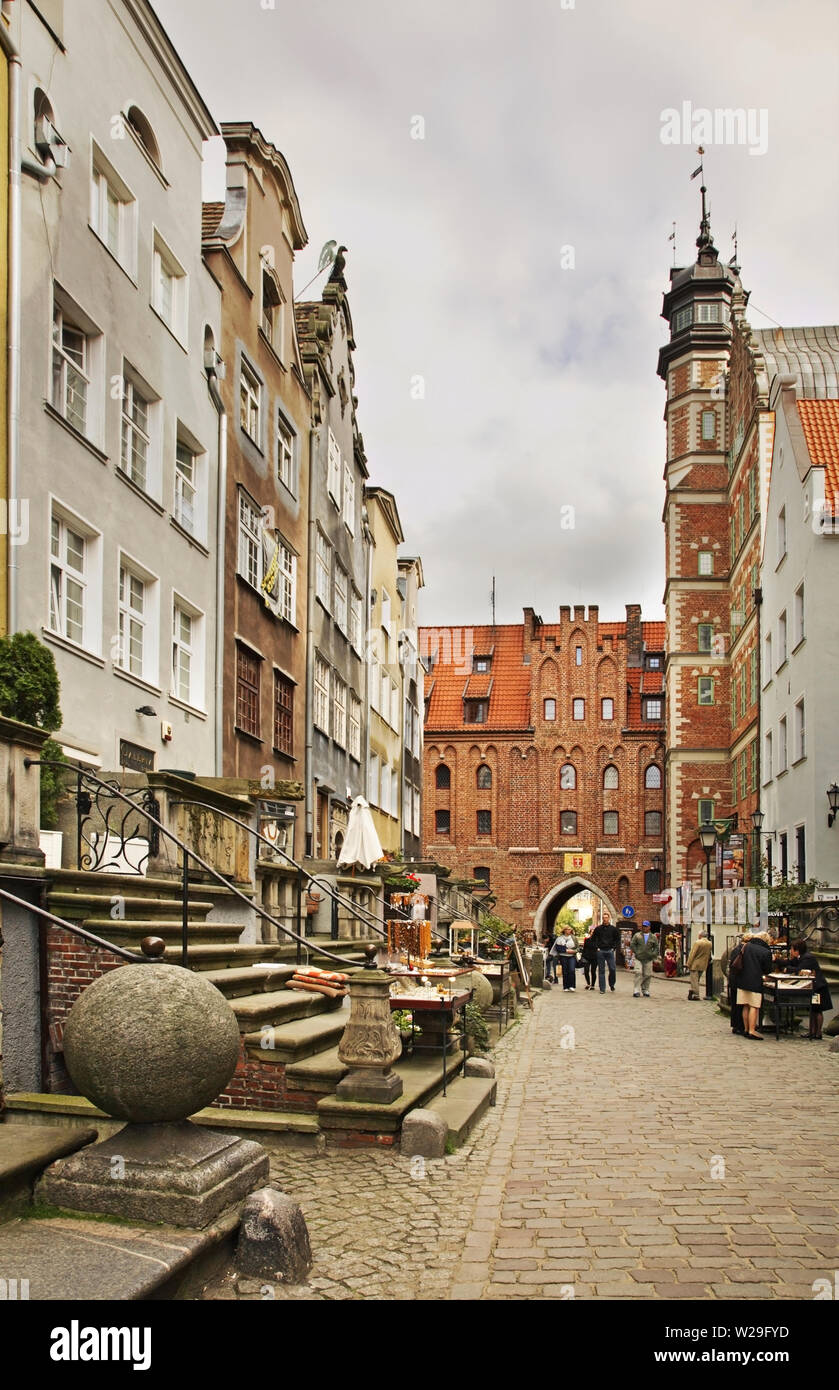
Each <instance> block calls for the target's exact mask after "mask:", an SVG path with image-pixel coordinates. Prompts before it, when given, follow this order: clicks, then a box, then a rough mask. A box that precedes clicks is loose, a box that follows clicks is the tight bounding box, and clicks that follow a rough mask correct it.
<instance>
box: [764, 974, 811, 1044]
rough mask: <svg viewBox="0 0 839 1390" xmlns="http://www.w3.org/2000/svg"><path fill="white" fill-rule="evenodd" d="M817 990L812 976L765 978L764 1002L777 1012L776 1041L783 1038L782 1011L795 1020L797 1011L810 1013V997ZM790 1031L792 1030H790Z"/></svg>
mask: <svg viewBox="0 0 839 1390" xmlns="http://www.w3.org/2000/svg"><path fill="white" fill-rule="evenodd" d="M815 988H816V982H815V980H814V979H813V977H812V975H781V974H772V975H764V977H763V1001H764V1006H766V1005H767V1004H768V1005H769V1007H770V1008H772V1009H774V1011H775V1041H776V1042H777V1041H778V1039H779V1038H780V1036H781V1010H782V1009H785V1010H786V1011H787V1013H788V1016H791V1018H793V1019H794V1017H795V1013H796V1010H804V1009H806V1011H807V1013H809V1012H810V997H811V995H812V994H813V991H814V990H815ZM790 1031H792V1029H791V1028H790Z"/></svg>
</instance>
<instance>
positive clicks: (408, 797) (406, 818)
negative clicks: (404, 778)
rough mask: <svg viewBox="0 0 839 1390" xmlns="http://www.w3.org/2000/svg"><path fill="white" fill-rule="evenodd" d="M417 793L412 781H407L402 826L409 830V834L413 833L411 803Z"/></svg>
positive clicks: (403, 799) (403, 797)
mask: <svg viewBox="0 0 839 1390" xmlns="http://www.w3.org/2000/svg"><path fill="white" fill-rule="evenodd" d="M415 794H416V793H415V792H414V788H413V787H412V786H411V784H410V782H406V783H405V788H404V792H403V796H402V827H403V829H404V830H406V831H407V833H408V834H409V835H410V833H411V825H412V819H411V805H412V802H413V799H414V796H415Z"/></svg>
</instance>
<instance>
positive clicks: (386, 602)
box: [382, 588, 392, 661]
mask: <svg viewBox="0 0 839 1390" xmlns="http://www.w3.org/2000/svg"><path fill="white" fill-rule="evenodd" d="M382 631H383V633H384V635H385V660H386V661H391V660H392V657H391V654H390V594H389V593H388V591H387V589H385V588H382Z"/></svg>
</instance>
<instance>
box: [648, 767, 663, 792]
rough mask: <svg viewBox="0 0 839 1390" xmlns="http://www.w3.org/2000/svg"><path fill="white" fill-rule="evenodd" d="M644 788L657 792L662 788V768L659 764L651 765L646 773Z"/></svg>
mask: <svg viewBox="0 0 839 1390" xmlns="http://www.w3.org/2000/svg"><path fill="white" fill-rule="evenodd" d="M644 786H645V787H649V788H650V789H652V790H656V789H657V788H658V787H660V786H661V768H660V767H659V766H658V763H650V765H649V767H648V768H647V770H646V772H645V773H644Z"/></svg>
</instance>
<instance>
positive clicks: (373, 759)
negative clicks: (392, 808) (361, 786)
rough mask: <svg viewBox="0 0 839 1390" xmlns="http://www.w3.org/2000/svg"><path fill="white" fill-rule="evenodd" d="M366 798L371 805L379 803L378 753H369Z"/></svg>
mask: <svg viewBox="0 0 839 1390" xmlns="http://www.w3.org/2000/svg"><path fill="white" fill-rule="evenodd" d="M367 800H368V801H369V802H370V805H371V806H378V804H379V755H378V753H371V754H370V766H369V768H368V770H367Z"/></svg>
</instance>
